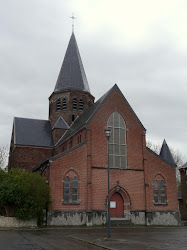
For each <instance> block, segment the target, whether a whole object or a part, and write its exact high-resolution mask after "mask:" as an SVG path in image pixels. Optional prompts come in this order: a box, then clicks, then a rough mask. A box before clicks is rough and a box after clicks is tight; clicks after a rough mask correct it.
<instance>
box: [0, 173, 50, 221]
mask: <svg viewBox="0 0 187 250" xmlns="http://www.w3.org/2000/svg"><path fill="white" fill-rule="evenodd" d="M49 206H50V190H49V186H48V185H47V184H46V182H45V179H43V178H42V177H41V176H40V175H39V174H37V173H32V172H26V171H24V170H21V169H12V170H10V171H9V172H8V173H5V172H4V171H2V170H0V208H1V213H4V215H5V216H16V217H17V218H19V219H22V220H29V219H32V218H37V219H38V222H39V223H40V222H41V220H42V219H43V210H44V209H48V208H49ZM2 211H3V212H2Z"/></svg>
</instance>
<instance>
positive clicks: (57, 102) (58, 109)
mask: <svg viewBox="0 0 187 250" xmlns="http://www.w3.org/2000/svg"><path fill="white" fill-rule="evenodd" d="M60 110H61V101H60V99H58V100H57V101H56V111H60Z"/></svg>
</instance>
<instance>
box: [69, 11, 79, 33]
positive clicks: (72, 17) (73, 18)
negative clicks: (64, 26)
mask: <svg viewBox="0 0 187 250" xmlns="http://www.w3.org/2000/svg"><path fill="white" fill-rule="evenodd" d="M69 18H71V19H72V32H74V20H75V19H77V18H76V17H74V13H72V16H70V17H69Z"/></svg>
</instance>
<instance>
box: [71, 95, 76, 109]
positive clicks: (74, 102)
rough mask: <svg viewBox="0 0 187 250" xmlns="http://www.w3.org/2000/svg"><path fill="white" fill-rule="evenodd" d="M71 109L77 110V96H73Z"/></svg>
mask: <svg viewBox="0 0 187 250" xmlns="http://www.w3.org/2000/svg"><path fill="white" fill-rule="evenodd" d="M72 108H73V110H77V98H73V107H72Z"/></svg>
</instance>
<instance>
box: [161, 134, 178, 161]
mask: <svg viewBox="0 0 187 250" xmlns="http://www.w3.org/2000/svg"><path fill="white" fill-rule="evenodd" d="M160 156H161V157H162V158H164V160H166V161H167V162H169V163H170V164H172V165H176V163H175V161H174V159H173V156H172V154H171V151H170V149H169V147H168V145H167V143H166V140H165V139H164V141H163V144H162V147H161V150H160Z"/></svg>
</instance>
